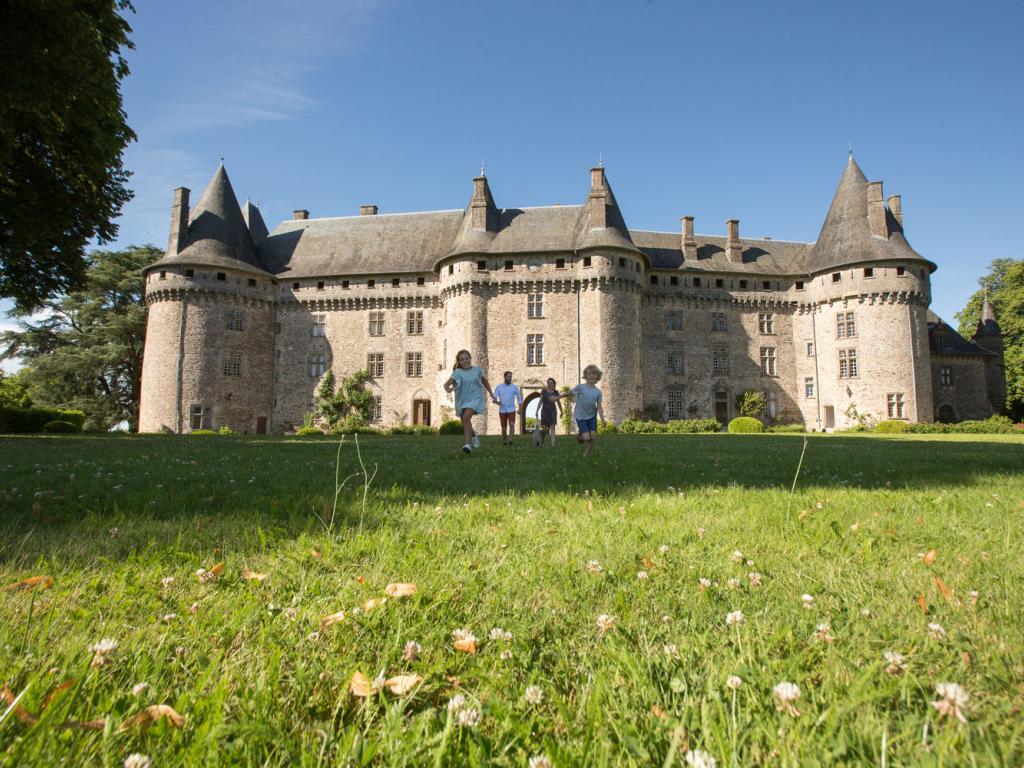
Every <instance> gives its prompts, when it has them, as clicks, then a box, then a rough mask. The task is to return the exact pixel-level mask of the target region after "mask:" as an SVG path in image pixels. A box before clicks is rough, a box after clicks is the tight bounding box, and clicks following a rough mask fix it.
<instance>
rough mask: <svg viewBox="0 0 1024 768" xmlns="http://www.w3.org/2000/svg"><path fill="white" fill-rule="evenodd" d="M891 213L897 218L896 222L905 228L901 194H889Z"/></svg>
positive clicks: (901, 227)
mask: <svg viewBox="0 0 1024 768" xmlns="http://www.w3.org/2000/svg"><path fill="white" fill-rule="evenodd" d="M886 202H887V204H888V206H889V213H891V214H892V217H893V218H894V219H896V223H897V224H899V225H900V229H903V206H902V205H901V204H900V196H899V195H889V199H888V201H886Z"/></svg>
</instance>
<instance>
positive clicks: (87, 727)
mask: <svg viewBox="0 0 1024 768" xmlns="http://www.w3.org/2000/svg"><path fill="white" fill-rule="evenodd" d="M60 727H61V728H73V729H74V730H77V731H102V730H103V729H104V728H106V727H107V718H105V717H101V718H100V719H98V720H65V721H64V722H63V723H61V724H60Z"/></svg>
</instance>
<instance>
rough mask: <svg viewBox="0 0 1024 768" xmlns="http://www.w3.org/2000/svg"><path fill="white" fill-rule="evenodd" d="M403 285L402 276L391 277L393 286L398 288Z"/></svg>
mask: <svg viewBox="0 0 1024 768" xmlns="http://www.w3.org/2000/svg"><path fill="white" fill-rule="evenodd" d="M401 285H402V278H400V277H392V278H391V287H392V288H398V287H399V286H401Z"/></svg>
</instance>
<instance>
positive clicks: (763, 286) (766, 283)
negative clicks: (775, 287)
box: [761, 280, 772, 291]
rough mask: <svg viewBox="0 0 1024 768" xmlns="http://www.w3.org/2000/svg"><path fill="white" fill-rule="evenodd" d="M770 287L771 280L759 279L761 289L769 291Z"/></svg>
mask: <svg viewBox="0 0 1024 768" xmlns="http://www.w3.org/2000/svg"><path fill="white" fill-rule="evenodd" d="M771 289H772V281H771V280H762V281H761V290H763V291H770V290H771Z"/></svg>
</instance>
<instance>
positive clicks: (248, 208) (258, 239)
mask: <svg viewBox="0 0 1024 768" xmlns="http://www.w3.org/2000/svg"><path fill="white" fill-rule="evenodd" d="M242 219H244V221H245V226H246V228H247V229H248V230H249V237H250V239H251V240H252V244H253V246H254V247H255V248H259V247H260V244H261V243H262V242H263V241H264V240H266V239H267V234H268V232H267V225H266V222H264V221H263V215H262V214H261V213H260V209H259V208H257V207H256V206H255V205H253V204H252V202H251V201H250V200H246V201H245V205H243V206H242Z"/></svg>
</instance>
